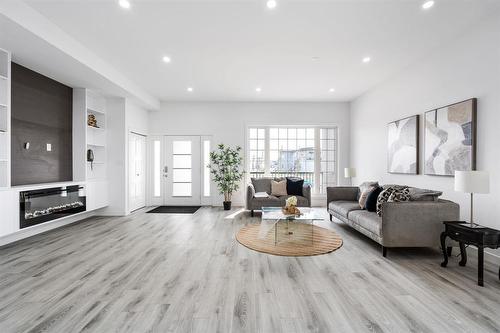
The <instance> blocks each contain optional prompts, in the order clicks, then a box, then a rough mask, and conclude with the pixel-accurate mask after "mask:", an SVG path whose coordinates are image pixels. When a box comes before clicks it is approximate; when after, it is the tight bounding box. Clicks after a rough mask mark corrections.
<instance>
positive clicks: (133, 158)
mask: <svg viewBox="0 0 500 333" xmlns="http://www.w3.org/2000/svg"><path fill="white" fill-rule="evenodd" d="M128 160H129V209H130V211H133V210H136V209H139V208H142V207H144V206H146V137H145V136H142V135H139V134H136V133H132V132H131V133H129V159H128Z"/></svg>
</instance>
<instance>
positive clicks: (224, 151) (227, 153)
mask: <svg viewBox="0 0 500 333" xmlns="http://www.w3.org/2000/svg"><path fill="white" fill-rule="evenodd" d="M242 161H243V157H241V147H239V146H237V147H236V148H231V147H229V146H226V145H224V144H222V143H221V144H219V145H218V146H217V150H216V151H213V152H210V165H208V167H209V168H210V172H211V173H212V175H213V180H214V182H216V183H217V188H218V189H219V192H220V193H221V194H224V210H230V209H231V196H232V195H233V192H235V191H236V190H238V188H239V187H240V182H241V180H242V179H243V171H242V170H240V167H241V164H242Z"/></svg>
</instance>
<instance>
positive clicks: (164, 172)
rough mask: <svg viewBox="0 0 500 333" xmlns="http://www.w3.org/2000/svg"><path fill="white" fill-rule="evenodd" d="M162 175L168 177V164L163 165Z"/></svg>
mask: <svg viewBox="0 0 500 333" xmlns="http://www.w3.org/2000/svg"><path fill="white" fill-rule="evenodd" d="M163 177H165V178H168V166H166V165H165V166H164V167H163Z"/></svg>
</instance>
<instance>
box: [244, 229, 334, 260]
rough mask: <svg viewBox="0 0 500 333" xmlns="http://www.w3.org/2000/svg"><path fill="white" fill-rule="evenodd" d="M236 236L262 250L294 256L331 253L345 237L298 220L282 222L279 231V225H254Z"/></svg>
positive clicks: (246, 244) (253, 247)
mask: <svg viewBox="0 0 500 333" xmlns="http://www.w3.org/2000/svg"><path fill="white" fill-rule="evenodd" d="M275 232H277V235H276V236H277V242H276V243H275ZM236 239H237V240H238V242H239V243H240V244H242V245H244V246H246V247H248V248H249V249H252V250H255V251H258V252H264V253H269V254H274V255H278V256H291V257H295V256H315V255H318V254H325V253H330V252H332V251H335V250H337V249H338V248H340V247H341V246H342V238H341V237H340V236H339V235H337V234H336V233H335V232H333V231H331V230H328V229H325V228H321V227H318V226H312V225H311V224H306V223H297V222H293V223H289V224H287V223H286V222H279V223H278V224H277V229H276V230H275V226H270V227H268V226H265V225H261V224H250V225H247V226H245V227H243V228H242V229H241V230H240V231H239V232H238V233H237V234H236Z"/></svg>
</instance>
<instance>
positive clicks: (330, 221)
mask: <svg viewBox="0 0 500 333" xmlns="http://www.w3.org/2000/svg"><path fill="white" fill-rule="evenodd" d="M330 222H333V221H332V214H330Z"/></svg>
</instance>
